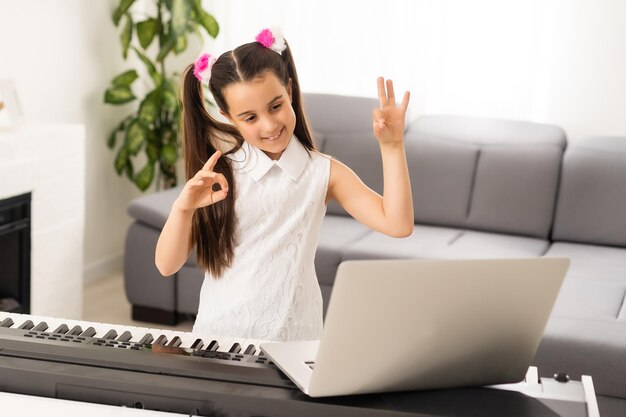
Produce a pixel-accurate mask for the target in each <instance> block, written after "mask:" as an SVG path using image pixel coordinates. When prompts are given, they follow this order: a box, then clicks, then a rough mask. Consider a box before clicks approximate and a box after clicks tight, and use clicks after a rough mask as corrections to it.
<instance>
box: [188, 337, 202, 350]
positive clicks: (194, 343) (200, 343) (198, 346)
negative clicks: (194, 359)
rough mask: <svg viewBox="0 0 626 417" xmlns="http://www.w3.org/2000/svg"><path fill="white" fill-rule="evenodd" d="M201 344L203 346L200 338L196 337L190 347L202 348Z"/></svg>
mask: <svg viewBox="0 0 626 417" xmlns="http://www.w3.org/2000/svg"><path fill="white" fill-rule="evenodd" d="M202 346H204V342H203V341H202V339H196V341H195V342H193V344H192V345H191V348H192V349H202Z"/></svg>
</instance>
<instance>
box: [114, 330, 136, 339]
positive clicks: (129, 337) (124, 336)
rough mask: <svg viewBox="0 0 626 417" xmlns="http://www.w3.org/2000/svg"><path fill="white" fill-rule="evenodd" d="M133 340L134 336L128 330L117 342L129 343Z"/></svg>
mask: <svg viewBox="0 0 626 417" xmlns="http://www.w3.org/2000/svg"><path fill="white" fill-rule="evenodd" d="M132 338H133V335H132V334H131V333H130V332H129V331H128V330H126V331H124V333H122V334H121V335H120V336H119V337H118V338H117V339H115V340H117V341H118V342H128V341H129V340H130V339H132Z"/></svg>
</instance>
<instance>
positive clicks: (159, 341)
mask: <svg viewBox="0 0 626 417" xmlns="http://www.w3.org/2000/svg"><path fill="white" fill-rule="evenodd" d="M166 343H167V337H166V336H165V335H164V334H162V335H161V336H159V337H157V339H156V340H155V341H154V343H153V345H162V346H165V344H166Z"/></svg>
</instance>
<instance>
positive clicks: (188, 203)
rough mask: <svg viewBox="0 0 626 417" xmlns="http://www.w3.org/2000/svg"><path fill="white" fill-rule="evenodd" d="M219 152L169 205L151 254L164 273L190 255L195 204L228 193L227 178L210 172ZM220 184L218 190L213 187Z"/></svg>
mask: <svg viewBox="0 0 626 417" xmlns="http://www.w3.org/2000/svg"><path fill="white" fill-rule="evenodd" d="M220 155H221V152H220V151H216V152H215V153H214V154H213V155H212V156H211V157H210V158H209V160H208V161H207V162H206V164H204V166H203V167H202V169H201V170H200V171H198V172H197V173H196V175H194V177H193V178H191V179H190V180H189V181H187V183H186V184H185V187H184V188H183V190H182V191H181V192H180V195H179V196H178V198H177V199H176V201H175V202H174V204H173V205H172V210H171V211H170V215H169V216H168V218H167V221H166V222H165V226H163V230H161V235H160V236H159V240H158V241H157V246H156V251H155V255H154V263H155V264H156V267H157V269H158V270H159V272H160V273H161V275H163V276H170V275H173V274H175V273H176V272H177V271H178V270H179V269H180V268H181V267H182V266H183V265H184V264H185V262H186V261H187V258H189V253H190V252H191V249H192V247H193V245H192V242H191V225H192V219H193V213H194V212H195V211H196V209H197V208H201V207H205V206H208V205H211V204H214V203H217V202H218V201H222V200H223V199H225V198H226V196H227V194H228V182H227V181H226V178H225V177H224V175H222V174H220V173H216V172H213V168H214V167H215V164H216V163H217V160H218V159H219V157H220ZM216 183H217V184H219V185H220V187H221V190H219V191H213V185H214V184H216Z"/></svg>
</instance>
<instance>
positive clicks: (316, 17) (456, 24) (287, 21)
mask: <svg viewBox="0 0 626 417" xmlns="http://www.w3.org/2000/svg"><path fill="white" fill-rule="evenodd" d="M214 3H215V5H214V9H215V11H216V14H217V15H218V16H219V17H221V20H220V22H221V23H223V25H224V28H223V30H222V37H221V39H220V40H219V42H218V47H219V48H220V50H219V51H218V52H223V51H225V50H228V49H232V48H233V47H236V46H238V45H239V44H241V43H245V42H249V41H251V40H252V39H253V38H254V35H255V34H256V33H257V32H258V31H259V30H260V29H262V28H264V27H268V26H273V25H278V26H281V27H282V28H283V31H284V33H285V36H286V38H287V40H288V41H289V43H290V45H291V47H292V49H293V54H294V57H295V60H296V63H297V67H298V73H299V76H300V82H301V84H302V89H303V91H311V92H328V93H341V94H352V95H359V96H371V97H374V96H375V94H376V88H375V78H376V76H378V75H384V76H386V77H388V78H392V79H393V80H394V82H395V85H396V87H397V89H401V90H405V89H410V90H411V93H412V102H411V106H410V110H411V117H415V116H417V115H419V114H423V113H457V114H468V115H477V116H492V117H503V118H513V119H525V120H533V121H540V122H547V123H555V124H558V125H560V126H562V127H563V128H564V129H565V130H566V132H567V133H568V135H569V137H570V138H577V137H579V136H582V135H589V134H610V135H624V136H626V117H624V110H623V109H626V94H624V92H625V91H626V54H625V53H624V51H626V25H625V24H624V22H626V2H624V1H621V0H470V1H467V0H394V1H384V2H383V1H379V0H369V1H368V0H342V1H336V0H316V1H306V2H294V1H290V0H268V1H263V2H254V1H250V0H229V1H228V2H224V1H216V2H214Z"/></svg>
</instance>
